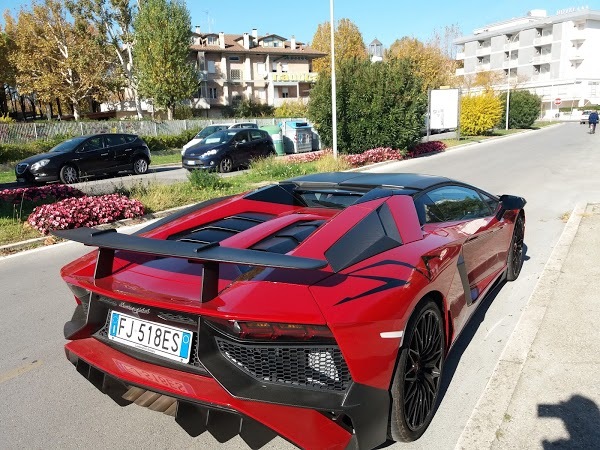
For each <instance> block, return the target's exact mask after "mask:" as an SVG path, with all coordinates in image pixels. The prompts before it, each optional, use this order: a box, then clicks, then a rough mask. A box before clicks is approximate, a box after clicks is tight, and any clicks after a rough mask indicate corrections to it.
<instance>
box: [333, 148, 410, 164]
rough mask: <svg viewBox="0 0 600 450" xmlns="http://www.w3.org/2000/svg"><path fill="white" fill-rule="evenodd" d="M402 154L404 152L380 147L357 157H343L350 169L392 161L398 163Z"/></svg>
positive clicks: (402, 156)
mask: <svg viewBox="0 0 600 450" xmlns="http://www.w3.org/2000/svg"><path fill="white" fill-rule="evenodd" d="M404 154H405V152H403V151H401V150H395V149H393V148H389V147H386V148H384V147H380V148H372V149H371V150H367V151H366V152H363V153H360V154H358V155H345V156H344V159H345V160H346V161H347V162H348V163H349V164H350V165H351V166H352V167H361V166H366V165H367V164H375V163H379V162H384V161H392V160H394V159H397V160H399V161H400V160H402V159H404Z"/></svg>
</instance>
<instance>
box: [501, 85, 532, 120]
mask: <svg viewBox="0 0 600 450" xmlns="http://www.w3.org/2000/svg"><path fill="white" fill-rule="evenodd" d="M500 101H501V102H502V117H501V118H500V123H499V126H500V127H502V128H504V126H505V125H506V122H505V120H506V119H505V118H506V92H504V93H502V94H501V95H500ZM541 106H542V99H541V98H540V97H539V96H538V95H535V94H532V93H531V92H529V91H526V90H523V91H511V92H510V109H509V111H508V128H529V127H531V126H532V125H533V123H534V122H535V121H536V120H537V118H538V117H539V116H540V108H541Z"/></svg>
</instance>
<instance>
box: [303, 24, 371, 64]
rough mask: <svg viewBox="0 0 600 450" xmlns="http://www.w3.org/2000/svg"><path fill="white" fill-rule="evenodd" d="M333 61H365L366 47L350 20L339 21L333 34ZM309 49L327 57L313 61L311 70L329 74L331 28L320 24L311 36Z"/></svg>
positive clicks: (366, 55)
mask: <svg viewBox="0 0 600 450" xmlns="http://www.w3.org/2000/svg"><path fill="white" fill-rule="evenodd" d="M334 33H335V34H334V38H333V39H334V45H335V60H336V63H341V62H342V61H345V60H347V59H353V58H357V59H367V58H368V54H367V47H366V46H365V43H364V41H363V38H362V34H361V33H360V30H359V29H358V27H357V26H356V25H355V24H354V23H352V21H351V20H350V19H340V20H339V21H338V23H337V26H336V29H335V32H334ZM311 47H313V48H314V49H315V50H320V51H322V52H325V53H327V56H324V57H322V58H317V59H315V60H314V61H313V70H314V71H315V72H317V73H320V74H321V73H322V74H328V73H331V26H330V24H329V22H325V23H321V24H319V26H318V27H317V31H316V32H315V35H314V36H313V40H312V43H311Z"/></svg>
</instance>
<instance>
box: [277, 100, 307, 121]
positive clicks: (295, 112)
mask: <svg viewBox="0 0 600 450" xmlns="http://www.w3.org/2000/svg"><path fill="white" fill-rule="evenodd" d="M274 114H275V117H278V118H287V117H306V116H307V114H308V105H306V104H304V103H303V102H301V101H300V100H298V101H287V102H285V103H283V104H282V105H281V106H278V107H277V108H275V113H274Z"/></svg>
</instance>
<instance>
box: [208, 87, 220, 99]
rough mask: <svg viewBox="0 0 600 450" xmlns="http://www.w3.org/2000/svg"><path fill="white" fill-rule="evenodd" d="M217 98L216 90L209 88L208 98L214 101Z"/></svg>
mask: <svg viewBox="0 0 600 450" xmlns="http://www.w3.org/2000/svg"><path fill="white" fill-rule="evenodd" d="M218 97H219V95H218V92H217V88H215V87H209V88H208V98H210V99H212V100H215V99H217V98H218Z"/></svg>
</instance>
